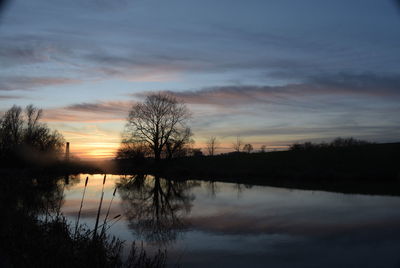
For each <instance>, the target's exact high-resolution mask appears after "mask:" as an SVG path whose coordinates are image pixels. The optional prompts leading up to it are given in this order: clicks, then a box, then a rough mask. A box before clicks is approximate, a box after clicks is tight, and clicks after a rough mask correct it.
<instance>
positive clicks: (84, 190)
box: [75, 176, 89, 234]
mask: <svg viewBox="0 0 400 268" xmlns="http://www.w3.org/2000/svg"><path fill="white" fill-rule="evenodd" d="M88 181H89V176H87V177H86V181H85V187H84V188H83V194H82V200H81V206H80V208H79V212H78V219H77V220H76V225H75V234H76V233H77V231H78V226H79V220H80V218H81V211H82V206H83V200H84V199H85V193H86V187H87V184H88Z"/></svg>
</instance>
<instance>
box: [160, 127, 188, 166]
mask: <svg viewBox="0 0 400 268" xmlns="http://www.w3.org/2000/svg"><path fill="white" fill-rule="evenodd" d="M192 136H193V133H192V131H191V130H190V128H188V127H187V128H186V129H184V130H183V131H174V133H172V135H171V137H170V139H169V140H168V141H167V143H166V144H165V153H166V157H167V158H168V159H172V158H173V157H183V156H186V155H187V154H188V148H187V145H189V144H192V143H193V142H194V141H193V140H192Z"/></svg>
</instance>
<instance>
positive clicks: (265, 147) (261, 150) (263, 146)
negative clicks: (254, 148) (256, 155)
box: [260, 145, 267, 153]
mask: <svg viewBox="0 0 400 268" xmlns="http://www.w3.org/2000/svg"><path fill="white" fill-rule="evenodd" d="M266 151H267V146H265V145H262V146H261V148H260V152H261V153H265V152H266Z"/></svg>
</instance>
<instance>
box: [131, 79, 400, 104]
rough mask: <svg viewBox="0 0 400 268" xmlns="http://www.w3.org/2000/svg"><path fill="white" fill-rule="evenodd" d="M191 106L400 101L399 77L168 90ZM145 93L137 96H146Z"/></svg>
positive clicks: (317, 80)
mask: <svg viewBox="0 0 400 268" xmlns="http://www.w3.org/2000/svg"><path fill="white" fill-rule="evenodd" d="M167 92H168V93H170V94H173V95H175V96H176V97H178V98H179V99H181V100H183V101H184V102H186V103H190V104H208V105H216V106H231V105H240V104H246V105H247V104H257V103H277V102H278V103H279V102H282V101H283V100H287V99H288V98H307V96H313V97H315V96H331V95H335V96H341V97H383V98H388V99H391V98H396V99H397V98H400V75H393V76H378V75H374V74H360V75H351V74H338V75H330V76H320V77H312V78H307V79H306V80H305V81H304V82H303V83H298V84H288V85H283V86H255V85H232V86H216V87H211V88H204V89H200V90H195V91H180V92H176V91H167ZM145 94H146V93H138V94H135V95H136V96H139V97H143V95H145Z"/></svg>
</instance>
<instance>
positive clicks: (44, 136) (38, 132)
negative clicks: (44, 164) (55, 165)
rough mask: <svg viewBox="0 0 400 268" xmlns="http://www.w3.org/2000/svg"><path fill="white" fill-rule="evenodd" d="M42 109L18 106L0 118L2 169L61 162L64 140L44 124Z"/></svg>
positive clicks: (0, 157)
mask: <svg viewBox="0 0 400 268" xmlns="http://www.w3.org/2000/svg"><path fill="white" fill-rule="evenodd" d="M42 115H43V111H42V109H38V108H36V107H34V106H33V105H28V106H27V107H26V108H25V109H22V108H21V107H19V106H16V105H14V106H13V107H12V108H10V109H9V110H8V111H6V112H5V113H4V115H2V116H1V117H0V165H1V166H5V167H10V166H19V165H23V164H26V163H31V162H32V161H35V162H37V161H50V160H54V159H57V158H58V157H59V156H60V152H61V151H62V148H63V146H64V138H63V136H62V135H61V134H60V133H59V132H58V131H56V130H51V129H50V128H49V127H48V126H47V125H46V124H45V123H42V122H40V120H41V118H42Z"/></svg>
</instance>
